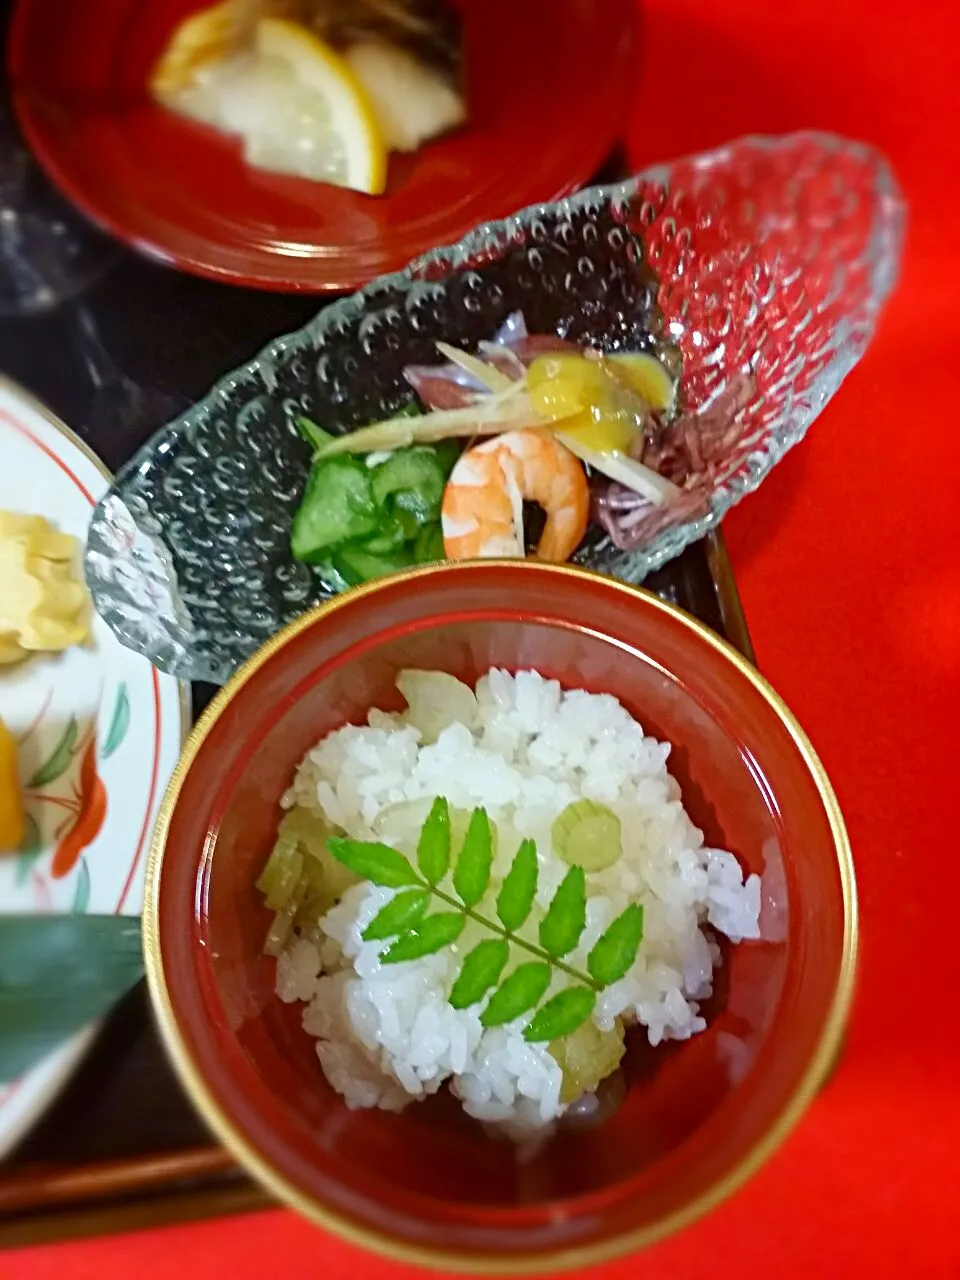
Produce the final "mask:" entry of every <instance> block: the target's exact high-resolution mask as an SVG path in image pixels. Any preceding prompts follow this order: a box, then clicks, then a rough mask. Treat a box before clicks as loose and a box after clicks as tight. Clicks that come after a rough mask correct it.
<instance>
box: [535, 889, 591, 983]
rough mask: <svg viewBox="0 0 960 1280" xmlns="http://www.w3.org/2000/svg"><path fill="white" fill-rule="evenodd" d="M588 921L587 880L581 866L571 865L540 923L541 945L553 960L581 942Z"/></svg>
mask: <svg viewBox="0 0 960 1280" xmlns="http://www.w3.org/2000/svg"><path fill="white" fill-rule="evenodd" d="M586 923H587V879H586V875H585V874H584V870H583V867H571V868H570V870H569V871H568V872H567V874H566V875H565V876H564V877H563V880H562V881H561V882H560V888H559V889H558V890H557V892H556V893H555V894H554V895H553V901H552V902H551V903H550V906H549V907H548V908H547V914H546V915H545V916H544V917H543V919H542V920H541V922H540V945H541V946H542V947H543V949H544V951H546V952H548V953H549V954H550V955H551V956H553V957H554V958H555V959H557V960H559V958H560V957H561V956H565V955H567V953H568V952H570V951H572V950H573V949H574V947H575V946H576V945H577V943H578V942H579V941H580V935H581V933H583V931H584V928H585V927H586Z"/></svg>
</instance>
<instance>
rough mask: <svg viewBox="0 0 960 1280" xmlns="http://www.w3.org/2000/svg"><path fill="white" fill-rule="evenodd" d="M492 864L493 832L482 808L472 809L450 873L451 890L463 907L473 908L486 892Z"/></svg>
mask: <svg viewBox="0 0 960 1280" xmlns="http://www.w3.org/2000/svg"><path fill="white" fill-rule="evenodd" d="M492 863H493V832H492V831H491V830H490V819H489V818H488V817H487V813H486V810H485V809H474V811H473V814H472V815H471V818H470V825H469V826H468V827H467V834H466V837H465V839H464V841H463V848H462V849H461V850H460V856H459V857H458V858H457V865H456V867H454V870H453V887H454V889H456V891H457V893H458V895H459V897H460V901H461V902H462V903H463V905H464V906H465V907H474V906H476V904H477V903H478V902H479V901H480V899H481V898H482V897H483V895H484V894H485V893H486V891H487V885H488V884H489V883H490V867H491V865H492Z"/></svg>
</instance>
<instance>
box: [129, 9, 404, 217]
mask: <svg viewBox="0 0 960 1280" xmlns="http://www.w3.org/2000/svg"><path fill="white" fill-rule="evenodd" d="M204 13H205V14H206V15H207V17H206V21H204V18H203V15H197V16H195V17H194V18H193V19H191V20H189V22H188V23H187V24H185V25H184V26H182V27H181V28H180V29H179V30H178V32H177V33H176V34H175V36H174V39H173V41H172V43H171V45H170V46H169V48H168V49H167V52H166V53H165V55H164V57H163V59H162V60H161V62H160V64H159V65H158V68H157V71H156V72H155V73H154V76H153V77H152V80H151V87H152V89H153V92H154V94H155V96H156V97H157V99H158V100H159V101H160V102H161V103H162V104H163V105H164V106H166V107H168V108H170V109H171V110H174V111H177V112H179V113H180V114H182V115H186V116H189V117H191V118H192V119H194V120H198V121H200V122H202V123H204V124H208V125H211V126H213V127H214V128H216V129H220V130H222V131H223V132H226V133H231V134H235V135H237V136H239V137H240V138H242V140H243V149H244V158H245V159H246V161H247V163H248V164H250V165H253V166H254V167H256V168H259V169H266V170H269V171H271V172H273V173H284V174H290V175H293V176H295V177H299V178H308V179H311V180H313V181H315V182H330V183H333V184H334V185H336V186H341V187H349V188H351V189H352V190H354V191H362V192H366V193H367V194H369V195H379V194H380V193H381V192H382V191H383V189H384V187H385V186H386V181H387V146H386V143H385V141H384V137H383V131H382V129H381V128H380V125H379V123H378V121H377V117H376V114H375V112H374V110H373V107H372V106H371V103H370V100H369V98H368V96H367V94H366V92H365V90H364V88H363V86H362V84H361V83H360V81H359V79H358V78H357V76H356V74H355V73H354V72H353V70H352V69H351V68H350V66H349V65H348V64H347V63H346V62H345V61H344V59H343V58H341V57H340V55H339V54H338V53H337V52H336V51H335V50H334V49H332V48H330V46H329V45H327V44H324V42H323V41H322V40H320V39H318V38H317V37H316V36H315V35H313V34H312V33H311V32H310V31H307V30H306V28H304V27H302V26H300V25H299V24H297V23H294V22H287V21H285V20H283V19H280V18H262V19H261V20H260V21H259V22H258V23H257V31H256V40H255V44H254V47H253V49H252V50H250V51H244V52H242V53H232V52H231V51H230V50H229V48H228V45H227V41H226V39H225V35H226V33H225V31H224V25H223V21H222V7H221V6H216V7H215V8H213V9H210V10H205V11H204ZM191 24H192V25H191ZM178 46H179V49H178Z"/></svg>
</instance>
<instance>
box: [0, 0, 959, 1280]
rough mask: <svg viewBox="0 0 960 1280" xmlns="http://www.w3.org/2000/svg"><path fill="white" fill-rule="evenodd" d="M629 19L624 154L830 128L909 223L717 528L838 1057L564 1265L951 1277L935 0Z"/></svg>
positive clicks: (39, 1267) (312, 1253)
mask: <svg viewBox="0 0 960 1280" xmlns="http://www.w3.org/2000/svg"><path fill="white" fill-rule="evenodd" d="M544 8H545V11H547V10H548V6H547V5H544ZM644 14H645V26H646V35H645V45H644V48H643V53H642V61H641V65H639V66H638V72H637V107H636V112H635V115H634V117H633V119H632V121H631V124H630V146H631V161H632V162H633V163H634V164H635V165H637V166H639V165H641V164H643V163H644V162H648V161H654V160H657V159H660V158H663V157H664V156H667V155H670V154H677V153H680V152H682V151H685V150H688V149H697V148H701V147H705V146H710V145H712V144H715V143H720V142H722V141H724V140H725V139H728V138H730V137H733V136H735V135H737V134H740V133H745V132H754V131H757V132H775V131H781V130H788V129H792V128H799V127H806V126H811V127H816V128H823V129H831V130H835V131H838V132H842V133H846V134H850V135H853V136H857V137H860V138H863V139H864V140H867V141H870V142H872V143H874V144H876V145H877V146H879V147H880V148H882V149H883V150H884V151H885V152H886V153H887V154H888V155H889V157H890V158H891V160H892V161H893V164H894V166H895V168H896V170H897V173H898V175H899V178H900V180H901V182H902V184H903V186H904V188H905V190H906V193H907V196H908V198H909V201H910V226H909V234H908V242H907V252H906V262H905V269H904V272H903V278H902V281H901V284H900V287H899V290H898V292H897V294H896V296H895V298H894V299H893V301H892V304H891V305H890V306H889V308H888V311H887V312H886V314H885V315H884V318H883V322H882V326H881V331H880V333H879V335H878V337H877V339H876V341H875V343H874V345H873V346H872V348H871V349H870V351H869V353H868V355H867V357H866V359H865V360H864V361H863V363H862V364H861V365H860V367H859V368H858V369H857V370H856V371H855V373H854V374H853V375H852V376H851V377H850V379H849V380H848V382H847V383H846V384H845V385H844V387H843V389H842V390H841V392H840V393H839V395H838V396H837V397H836V399H835V400H834V401H833V403H832V404H831V405H830V407H829V408H828V410H827V411H826V413H825V414H824V415H823V417H822V418H821V419H820V420H819V421H818V422H817V424H816V426H815V427H814V429H813V431H812V433H811V435H810V437H809V439H808V440H807V441H806V442H805V443H804V444H803V446H802V447H801V448H800V449H798V450H796V451H795V452H793V453H791V454H790V455H789V457H788V458H787V459H786V460H785V461H784V462H783V463H782V465H781V466H780V467H779V468H778V470H777V471H776V472H775V473H774V475H773V476H772V477H771V479H769V480H768V481H767V483H766V485H765V486H764V488H763V490H762V491H761V492H760V493H759V494H757V495H755V496H754V497H753V498H751V499H749V500H748V501H747V502H746V503H745V504H744V505H743V506H741V507H740V508H738V509H737V511H735V512H734V513H733V515H732V516H731V517H730V518H729V519H728V521H727V522H726V524H725V526H724V527H725V530H726V533H727V535H728V538H729V542H730V547H731V551H732V555H733V560H734V565H735V568H736V570H737V574H738V578H739V582H740V587H741V590H742V594H743V598H744V603H745V606H746V611H747V616H748V619H749V623H750V627H751V630H752V633H753V637H754V641H755V643H756V648H757V652H758V655H759V661H760V664H761V666H762V668H763V671H764V672H765V674H766V675H767V676H768V677H769V678H770V679H771V680H772V681H773V683H774V684H775V685H776V687H777V688H778V689H779V691H780V692H781V693H782V694H783V696H784V697H785V698H786V700H787V702H788V703H789V704H790V705H791V706H792V707H793V709H794V710H795V711H796V713H797V714H798V715H799V717H800V720H801V721H802V722H803V724H804V725H805V727H806V728H807V730H808V732H809V733H810V735H811V737H812V738H813V741H814V743H815V745H816V746H817V748H818V750H819V751H820V753H821V755H822V758H823V760H824V763H825V764H826V767H827V769H828V771H829V772H830V774H831V776H832V778H833V780H834V783H835V785H836V788H837V790H838V792H839V796H840V800H841V803H842V804H843V806H844V809H845V812H846V815H847V820H848V823H849V827H850V834H851V837H852V840H853V846H854V854H855V856H856V859H857V868H858V874H859V884H860V894H861V908H862V949H861V972H860V986H859V992H858V997H857V1002H856V1007H855V1011H854V1015H853V1021H852V1025H851V1027H850V1033H849V1038H848V1042H847V1047H846V1052H845V1056H844V1059H843V1063H842V1066H841V1069H840V1071H839V1072H838V1074H837V1075H836V1076H835V1077H834V1079H833V1080H832V1081H831V1083H830V1084H829V1086H828V1087H827V1088H826V1089H825V1091H824V1092H823V1094H822V1095H821V1096H820V1097H819V1099H818V1100H817V1101H816V1103H815V1104H814V1106H813V1107H812V1108H811V1110H810V1112H809V1113H808V1115H807V1116H806V1117H805V1119H804V1120H803V1122H802V1123H801V1125H800V1126H799V1128H798V1129H797V1131H796V1132H795V1133H794V1135H793V1136H792V1137H791V1138H790V1140H789V1141H788V1142H787V1144H786V1146H785V1147H784V1148H783V1149H782V1150H781V1151H780V1152H779V1153H778V1154H777V1155H776V1157H775V1158H774V1159H773V1160H772V1161H771V1162H770V1163H769V1164H768V1165H767V1166H766V1167H765V1168H764V1169H763V1170H762V1171H761V1173H760V1174H759V1175H758V1176H757V1177H756V1178H755V1179H754V1180H753V1182H752V1183H751V1184H750V1185H749V1186H748V1187H747V1188H746V1189H745V1190H743V1191H741V1192H740V1194H739V1195H737V1196H736V1197H735V1198H734V1199H733V1201H732V1202H730V1203H728V1204H726V1205H725V1206H723V1207H721V1208H720V1209H719V1210H717V1211H716V1212H715V1213H714V1214H713V1215H712V1216H710V1217H709V1218H708V1219H706V1220H705V1221H703V1222H701V1223H699V1224H698V1225H697V1226H695V1227H693V1228H692V1229H691V1230H689V1231H688V1232H687V1233H685V1234H684V1235H681V1236H679V1237H677V1238H675V1239H672V1240H669V1241H667V1242H666V1243H664V1244H662V1245H659V1246H657V1247H656V1248H655V1249H653V1250H651V1251H649V1252H648V1253H646V1254H644V1255H641V1256H640V1257H639V1258H633V1259H627V1260H625V1261H623V1262H620V1263H616V1264H611V1265H610V1266H607V1267H604V1268H601V1269H599V1270H598V1271H597V1272H595V1273H591V1275H595V1276H596V1277H597V1278H598V1280H599V1278H600V1277H602V1278H603V1280H627V1278H628V1277H634V1276H637V1275H650V1276H656V1277H657V1278H658V1280H673V1278H675V1277H676V1278H680V1280H699V1278H700V1277H704V1278H705V1280H706V1278H708V1277H710V1278H712V1277H713V1276H714V1275H715V1274H716V1273H717V1272H718V1271H723V1270H727V1269H730V1270H733V1269H735V1270H736V1272H737V1273H738V1275H739V1277H740V1280H761V1278H762V1280H766V1278H767V1277H771V1276H774V1275H778V1276H781V1277H784V1278H786V1277H794V1276H795V1277H801V1276H802V1277H810V1276H819V1277H824V1278H826V1280H831V1278H832V1277H846V1276H852V1275H853V1274H855V1273H860V1272H861V1271H862V1272H863V1274H872V1275H873V1276H875V1277H880V1278H883V1277H888V1276H891V1277H892V1276H895V1275H896V1276H900V1277H904V1276H905V1277H923V1278H924V1280H927V1278H930V1280H934V1278H937V1280H939V1278H940V1277H944V1278H946V1277H960V1234H958V1226H960V1223H958V1218H960V1053H958V1050H957V1047H956V1040H957V1037H956V1035H955V1032H954V1031H953V1029H952V1027H951V1019H955V1018H956V1001H957V997H956V992H957V978H956V974H957V967H956V962H955V959H956V941H955V940H956V936H957V927H958V922H957V898H958V894H957V889H958V875H957V863H958V857H957V855H958V845H957V827H956V801H955V800H954V799H953V795H954V793H955V790H956V789H957V787H958V783H960V767H958V759H960V753H958V750H957V738H956V729H955V724H956V718H957V714H958V713H960V420H958V402H960V393H958V378H960V320H958V310H960V270H958V267H960V248H958V240H960V217H958V204H960V143H958V138H960V120H958V107H960V57H958V50H960V10H958V8H957V3H956V0H926V3H914V4H903V5H901V4H895V3H893V0H872V2H870V3H868V2H867V0H804V3H802V4H797V5H790V4H787V3H782V2H781V3H770V2H769V0H767V2H765V3H761V0H724V3H723V4H717V3H715V2H713V0H648V3H647V4H646V5H645V6H644ZM545 21H549V20H548V19H545ZM535 145H536V134H535V131H534V132H532V133H531V146H535ZM0 1274H2V1275H3V1276H4V1277H10V1280H87V1277H89V1278H90V1280H121V1278H122V1280H127V1278H128V1277H130V1276H137V1277H143V1278H144V1280H183V1278H184V1277H189V1278H190V1280H193V1278H194V1277H203V1278H204V1280H221V1277H222V1278H223V1280H246V1277H260V1276H268V1275H282V1274H288V1275H289V1276H291V1277H293V1278H294V1280H296V1278H298V1277H301V1276H307V1275H310V1276H316V1275H319V1274H324V1275H326V1276H332V1277H347V1276H349V1277H350V1278H351V1280H394V1278H395V1280H402V1278H403V1277H407V1276H412V1275H413V1273H412V1272H409V1271H406V1270H405V1269H403V1268H399V1267H395V1266H391V1265H389V1264H388V1263H386V1262H383V1261H381V1260H379V1259H377V1258H372V1257H367V1256H365V1255H363V1254H360V1253H358V1252H356V1251H355V1250H353V1249H352V1248H349V1247H347V1246H345V1245H342V1244H340V1243H338V1242H337V1241H336V1240H333V1239H331V1238H329V1237H326V1236H324V1235H322V1234H320V1233H318V1232H317V1231H315V1230H313V1229H312V1228H311V1227H309V1226H307V1225H306V1224H305V1223H303V1222H300V1221H298V1220H297V1219H296V1218H294V1217H293V1216H292V1215H291V1214H289V1213H286V1212H281V1211H272V1212H269V1213H262V1214H256V1215H250V1216H247V1217H240V1218H232V1219H222V1220H220V1221H212V1222H208V1223H203V1224H200V1225H194V1226H185V1227H179V1228H172V1229H166V1230H162V1231H159V1230H158V1231H155V1232H141V1233H139V1234H136V1235H129V1236H125V1237H116V1238H111V1239H99V1240H89V1241H84V1242H77V1243H68V1244H64V1245H56V1246H46V1247H42V1248H37V1249H33V1250H23V1251H17V1252H11V1253H7V1254H4V1255H2V1256H0Z"/></svg>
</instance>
